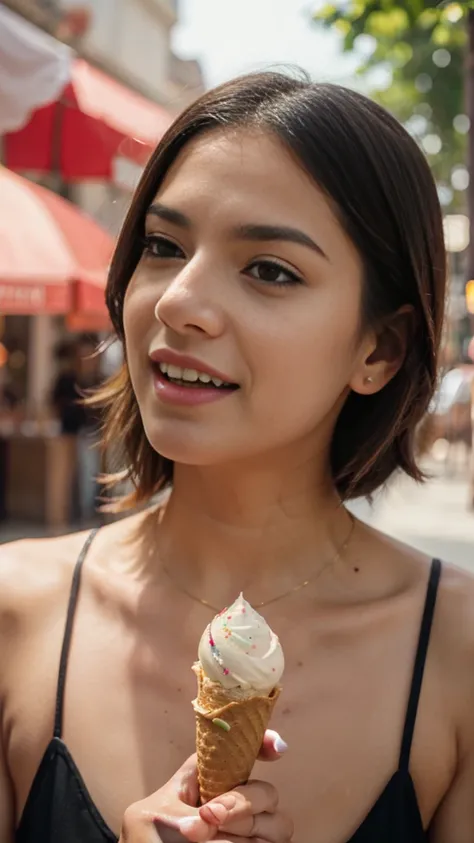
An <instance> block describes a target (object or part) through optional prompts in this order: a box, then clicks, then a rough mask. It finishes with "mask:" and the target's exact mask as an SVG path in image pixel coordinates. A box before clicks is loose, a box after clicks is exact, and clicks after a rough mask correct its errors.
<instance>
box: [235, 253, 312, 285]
mask: <svg viewBox="0 0 474 843" xmlns="http://www.w3.org/2000/svg"><path fill="white" fill-rule="evenodd" d="M246 272H247V274H248V275H251V277H252V278H255V280H256V281H261V282H262V283H264V284H274V285H275V286H276V287H288V286H293V285H295V284H302V283H303V280H302V279H301V278H300V277H299V276H298V275H296V273H294V272H291V271H290V270H289V269H286V267H284V266H282V265H281V264H280V263H275V261H268V260H260V261H254V262H253V263H251V264H250V266H248V267H247V269H246Z"/></svg>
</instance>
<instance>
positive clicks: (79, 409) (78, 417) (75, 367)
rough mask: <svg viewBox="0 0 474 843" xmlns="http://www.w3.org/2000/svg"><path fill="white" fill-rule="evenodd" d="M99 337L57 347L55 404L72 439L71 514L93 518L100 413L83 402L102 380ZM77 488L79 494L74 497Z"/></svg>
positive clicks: (68, 467) (68, 476)
mask: <svg viewBox="0 0 474 843" xmlns="http://www.w3.org/2000/svg"><path fill="white" fill-rule="evenodd" d="M96 351H97V340H96V339H95V338H94V337H89V336H87V335H83V336H79V337H78V338H76V339H74V340H66V341H64V342H62V343H60V345H59V346H58V348H57V352H56V358H57V360H58V363H59V372H58V375H57V378H56V381H55V383H54V387H53V392H52V403H53V407H54V408H55V411H56V414H57V416H58V418H59V420H60V424H61V434H62V435H63V436H64V437H68V438H70V440H71V446H70V448H68V450H67V454H68V456H66V462H67V463H68V464H69V465H66V466H65V472H61V477H63V476H64V483H65V485H66V490H65V493H66V494H67V495H68V498H69V500H70V501H71V504H70V510H71V517H74V516H78V517H79V518H80V519H81V520H84V521H89V520H91V519H92V518H93V517H94V515H95V512H96V500H97V476H98V474H99V473H100V469H101V464H100V450H99V448H98V427H99V422H98V414H97V411H96V410H94V409H92V408H91V407H89V406H87V405H85V404H84V397H85V396H86V395H87V394H88V392H89V390H91V389H93V388H95V387H97V385H98V383H99V381H100V363H99V358H98V356H97V354H96ZM74 490H75V491H76V493H77V495H76V496H74V494H73V493H74Z"/></svg>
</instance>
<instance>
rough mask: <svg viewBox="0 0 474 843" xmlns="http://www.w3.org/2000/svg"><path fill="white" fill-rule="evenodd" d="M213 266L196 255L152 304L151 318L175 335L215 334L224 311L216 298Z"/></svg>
mask: <svg viewBox="0 0 474 843" xmlns="http://www.w3.org/2000/svg"><path fill="white" fill-rule="evenodd" d="M216 276H217V272H216V268H215V267H214V268H213V269H211V268H210V267H209V264H207V265H206V263H205V262H204V261H203V260H200V259H199V257H198V256H197V255H196V256H195V257H194V258H193V259H191V260H190V261H189V262H188V263H187V264H186V265H185V266H184V267H183V268H182V269H181V271H180V272H178V274H177V275H176V276H175V277H174V278H173V280H172V281H170V283H169V284H168V286H167V287H166V289H165V291H164V292H163V293H162V295H161V296H160V298H159V299H158V301H157V303H156V305H155V318H156V319H157V320H158V321H159V322H161V323H162V324H163V325H165V326H166V327H167V328H170V329H171V330H173V331H175V332H176V333H177V334H183V335H185V334H197V333H199V334H207V335H208V336H209V337H217V336H219V335H220V334H221V333H222V331H223V329H224V321H225V320H224V312H223V309H222V306H221V304H220V301H219V295H218V291H217V286H218V285H217V284H216Z"/></svg>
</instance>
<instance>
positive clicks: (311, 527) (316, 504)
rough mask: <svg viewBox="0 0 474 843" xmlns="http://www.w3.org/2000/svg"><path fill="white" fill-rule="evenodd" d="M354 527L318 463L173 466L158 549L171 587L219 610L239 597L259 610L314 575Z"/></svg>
mask: <svg viewBox="0 0 474 843" xmlns="http://www.w3.org/2000/svg"><path fill="white" fill-rule="evenodd" d="M349 529H350V518H349V516H348V514H347V512H346V511H345V509H344V508H343V507H342V506H341V504H340V500H339V498H338V496H337V494H336V492H335V490H334V488H333V486H332V483H331V481H330V477H329V472H323V471H321V472H320V473H319V477H318V474H317V473H316V474H315V472H314V463H309V462H305V463H303V464H299V465H298V466H294V465H293V466H291V465H290V464H289V462H288V461H285V460H283V459H279V460H278V464H277V465H275V463H273V464H272V463H271V462H270V460H268V462H266V461H264V460H262V461H260V462H259V463H258V464H256V463H255V462H254V463H253V464H252V465H251V466H250V467H249V466H248V465H246V466H243V464H242V463H240V464H239V465H233V466H228V465H227V466H226V467H225V468H224V467H222V466H219V467H211V468H209V467H206V468H205V469H203V468H199V467H193V466H184V465H176V466H175V476H174V486H173V492H172V494H171V497H170V500H169V503H168V505H167V507H166V509H165V511H164V514H163V516H162V519H161V522H160V526H159V530H157V532H156V536H157V545H156V546H157V553H158V556H159V558H160V563H161V565H162V566H163V567H164V568H165V569H166V571H167V573H168V576H169V577H170V579H171V580H172V581H173V583H174V585H175V586H176V587H177V588H178V589H179V588H181V589H182V590H185V591H187V592H188V593H189V594H191V595H193V596H194V597H196V598H199V599H201V600H206V601H207V602H208V603H209V604H211V605H212V606H213V607H215V608H216V609H217V608H219V607H222V606H224V605H229V603H230V602H232V600H234V599H235V597H236V596H237V594H238V593H240V592H241V591H245V596H246V598H247V599H248V600H249V602H250V603H252V602H253V603H254V605H258V604H259V603H264V602H270V601H271V600H272V599H273V598H275V597H278V596H279V595H280V594H281V595H282V594H284V593H285V592H290V591H291V590H293V588H296V587H297V586H298V585H299V584H301V583H302V582H304V581H305V580H306V579H309V578H315V577H317V575H318V573H319V571H321V570H322V569H323V568H325V567H327V566H328V563H329V562H331V560H332V559H333V558H334V557H335V556H336V555H337V552H338V550H339V549H340V548H341V545H342V544H343V543H344V541H345V539H346V538H347V535H348V532H349Z"/></svg>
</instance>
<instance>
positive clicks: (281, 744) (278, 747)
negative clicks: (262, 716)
mask: <svg viewBox="0 0 474 843" xmlns="http://www.w3.org/2000/svg"><path fill="white" fill-rule="evenodd" d="M273 746H274V747H275V751H276V752H278V755H283V753H284V752H286V750H287V749H288V744H287V743H286V741H284V740H283V738H280V735H278V737H276V738H275V740H274V742H273Z"/></svg>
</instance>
